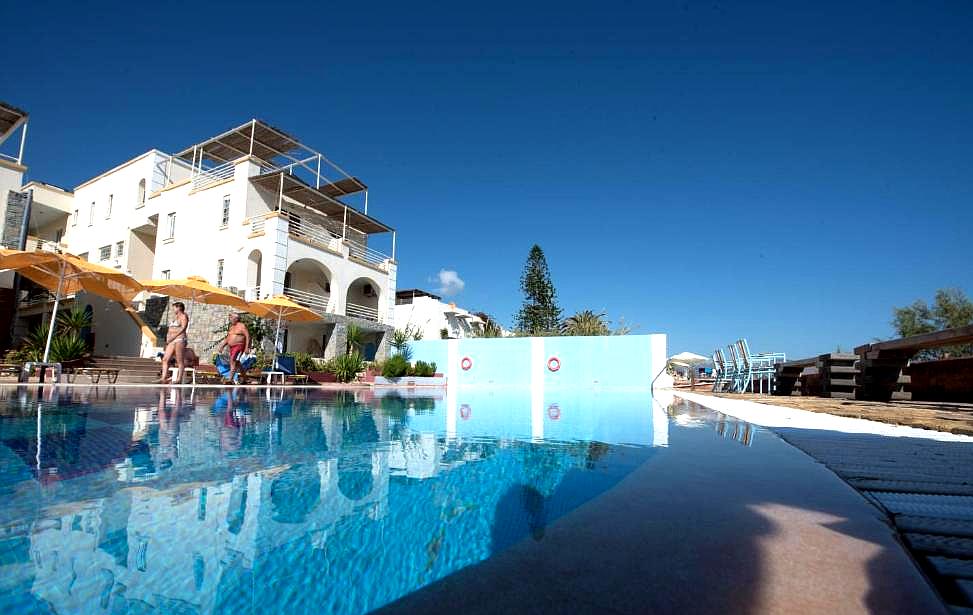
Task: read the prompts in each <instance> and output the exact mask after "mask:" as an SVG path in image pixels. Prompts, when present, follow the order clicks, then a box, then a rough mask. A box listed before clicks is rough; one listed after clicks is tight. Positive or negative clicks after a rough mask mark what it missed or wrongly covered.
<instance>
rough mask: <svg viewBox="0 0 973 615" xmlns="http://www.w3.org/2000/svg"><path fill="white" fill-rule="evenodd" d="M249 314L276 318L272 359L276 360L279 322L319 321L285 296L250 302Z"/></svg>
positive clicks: (311, 312) (315, 314)
mask: <svg viewBox="0 0 973 615" xmlns="http://www.w3.org/2000/svg"><path fill="white" fill-rule="evenodd" d="M248 309H249V310H250V312H252V313H253V314H256V315H257V316H260V317H261V318H276V319H277V332H276V333H275V334H274V359H275V360H276V359H277V344H278V340H279V338H280V321H282V320H287V321H290V322H314V321H317V320H321V316H320V315H319V314H317V313H315V312H313V311H311V310H310V309H308V308H306V307H304V306H303V305H300V304H299V303H295V302H294V301H293V300H291V299H290V298H289V297H287V296H285V295H274V296H273V297H270V298H268V299H261V300H260V301H251V302H250V307H249V308H248Z"/></svg>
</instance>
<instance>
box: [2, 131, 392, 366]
mask: <svg viewBox="0 0 973 615" xmlns="http://www.w3.org/2000/svg"><path fill="white" fill-rule="evenodd" d="M0 129H2V126H0ZM27 188H33V189H34V196H35V203H36V204H40V205H42V206H43V208H44V209H43V210H39V209H38V208H37V207H36V206H35V210H34V214H32V216H31V220H32V229H36V230H35V232H36V233H37V237H36V241H33V243H30V242H29V243H28V249H51V248H52V247H59V248H60V249H64V250H66V251H68V252H71V253H73V254H77V255H79V256H82V257H84V258H87V259H88V260H89V261H91V262H95V263H100V264H102V265H106V266H108V267H113V268H116V269H118V270H120V271H123V272H125V273H128V274H130V275H132V276H133V277H135V278H136V279H149V278H154V279H158V278H171V279H178V278H185V277H188V276H193V275H195V276H202V277H204V278H205V279H206V280H207V281H209V282H210V283H212V284H216V285H217V286H222V287H224V288H227V289H229V290H230V291H232V292H235V293H237V294H239V295H241V296H244V297H245V298H246V299H247V300H255V299H261V298H265V297H269V296H272V295H275V294H285V295H287V296H289V297H290V298H292V299H293V300H294V301H296V302H298V303H300V304H302V305H304V306H307V307H309V308H311V309H312V310H314V311H316V312H318V313H319V314H321V315H322V317H323V320H322V321H321V322H317V323H309V324H300V325H292V326H290V327H289V328H288V330H287V334H286V338H285V346H286V349H287V350H289V351H297V352H308V353H310V354H312V355H314V356H324V357H331V356H334V355H336V354H339V353H343V352H344V347H345V339H346V336H345V334H346V331H347V327H348V326H349V325H351V324H355V325H357V326H358V327H359V328H360V329H362V330H363V331H364V332H365V353H366V356H368V355H375V354H379V355H381V354H383V353H384V351H385V348H386V347H387V339H386V337H387V336H386V333H387V332H388V331H390V330H391V328H392V323H393V321H394V318H393V307H394V305H395V280H396V268H397V266H396V261H395V232H394V230H393V229H392V228H391V227H389V226H387V225H386V224H384V223H382V222H380V221H379V220H377V219H376V218H374V217H372V216H371V215H369V213H368V189H367V187H366V185H365V184H364V183H363V182H362V181H361V180H359V179H358V178H356V177H353V176H351V175H349V174H347V173H346V172H345V171H344V170H343V169H341V168H340V167H338V166H337V165H336V164H334V163H333V162H331V161H330V160H329V159H328V158H327V157H326V156H324V155H323V154H321V153H320V152H318V151H315V150H313V149H311V148H309V147H307V146H305V145H304V144H302V143H301V142H299V141H298V140H297V139H295V138H294V137H292V136H290V135H288V134H286V133H284V132H282V131H280V130H278V129H276V128H274V127H272V126H270V125H268V124H266V123H264V122H262V121H260V120H256V119H255V120H251V121H249V122H247V123H245V124H242V125H240V126H237V127H235V128H233V129H231V130H228V131H226V132H223V133H221V134H219V135H217V136H214V137H212V138H210V139H207V140H205V141H202V142H200V143H197V144H195V145H192V146H190V147H187V148H186V149H184V150H183V151H181V152H178V153H176V154H167V153H164V152H162V151H159V150H156V149H152V150H149V151H147V152H145V153H144V154H141V155H140V156H137V157H135V158H133V159H131V160H129V161H127V162H124V163H122V164H120V165H118V166H116V167H114V168H112V169H110V170H108V171H105V172H104V173H102V174H100V175H98V176H97V177H93V178H91V179H89V180H87V181H85V182H83V183H82V184H81V185H79V186H77V187H76V188H75V189H74V190H73V191H67V190H62V189H60V188H56V187H54V186H49V185H47V184H40V183H37V182H32V183H31V184H28V185H27V186H23V188H22V189H27ZM41 211H43V212H46V213H47V214H50V215H48V216H46V217H45V218H44V221H43V223H39V222H40V219H39V218H38V219H37V221H36V222H37V223H35V218H36V216H37V215H38V213H39V212H41ZM45 215H46V214H45ZM383 237H384V241H382V238H383ZM374 239H378V240H379V242H378V243H379V246H378V247H380V248H381V250H380V249H376V245H375V241H373V240H374ZM383 250H384V251H383ZM146 299H147V298H146V297H143V298H142V300H141V302H140V303H139V305H138V311H125V310H121V309H120V308H118V306H112V305H102V306H99V305H95V306H94V314H95V323H94V331H95V335H96V348H95V351H96V353H97V354H143V355H150V354H152V353H154V349H155V348H157V347H158V345H159V343H158V340H157V339H155V338H156V336H155V335H154V334H153V331H152V330H153V329H154V328H155V326H156V325H157V324H159V323H158V322H151V319H149V320H148V321H147V320H146V318H148V315H147V312H151V311H152V310H151V309H150V308H151V305H150V303H151V302H150V301H149V302H147V301H146ZM86 302H87V303H88V304H91V303H97V300H91V301H89V300H88V299H87V298H86ZM43 303H44V302H41V301H38V302H35V305H33V306H24V307H25V308H26V307H30V308H31V309H28V310H25V311H24V313H23V315H24V316H25V317H27V318H31V317H34V318H35V320H36V319H38V318H40V317H41V314H43V312H44V311H49V306H47V305H46V304H43ZM224 311H225V310H224ZM156 316H158V315H156ZM198 316H199V318H204V317H205V311H200V312H199V314H198ZM219 317H220V318H225V316H222V315H221V316H219ZM214 318H215V316H214ZM99 320H101V322H99ZM197 322H198V326H197V327H196V328H195V332H196V334H197V336H198V337H197V340H199V338H200V337H203V336H205V335H208V334H211V333H212V329H213V326H212V325H211V324H210V323H209V322H204V321H202V320H199V319H197ZM163 324H164V322H163ZM193 333H194V327H193V325H192V324H190V343H191V344H192V343H196V340H194V335H193ZM199 341H200V342H201V341H202V340H199ZM369 358H370V357H369Z"/></svg>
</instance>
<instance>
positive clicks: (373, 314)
mask: <svg viewBox="0 0 973 615" xmlns="http://www.w3.org/2000/svg"><path fill="white" fill-rule="evenodd" d="M345 315H346V316H351V317H353V318H362V319H364V320H371V321H373V322H380V321H379V318H378V309H376V308H373V307H369V306H367V305H358V304H357V303H346V304H345Z"/></svg>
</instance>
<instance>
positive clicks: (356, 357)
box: [328, 352, 365, 382]
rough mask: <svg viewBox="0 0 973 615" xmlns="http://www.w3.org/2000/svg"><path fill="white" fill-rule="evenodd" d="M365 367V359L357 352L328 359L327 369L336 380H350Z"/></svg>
mask: <svg viewBox="0 0 973 615" xmlns="http://www.w3.org/2000/svg"><path fill="white" fill-rule="evenodd" d="M364 367H365V361H364V360H363V359H362V356H361V355H360V354H358V353H357V352H353V353H351V354H346V355H342V356H340V357H335V358H334V359H332V360H331V361H330V365H329V368H330V369H329V370H328V371H330V372H331V373H333V374H334V375H335V378H337V379H338V382H351V381H352V380H354V379H355V376H357V375H358V372H360V371H361V370H362V368H364Z"/></svg>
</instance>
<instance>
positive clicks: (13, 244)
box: [3, 235, 67, 252]
mask: <svg viewBox="0 0 973 615" xmlns="http://www.w3.org/2000/svg"><path fill="white" fill-rule="evenodd" d="M3 247H4V248H7V249H8V250H17V249H18V248H19V245H18V243H17V241H16V240H14V241H7V242H4V243H3ZM65 248H67V246H66V245H65V244H63V243H58V242H56V241H51V240H50V239H41V238H39V237H33V236H30V235H28V236H27V243H26V245H25V246H24V250H25V251H27V252H63V251H64V250H65Z"/></svg>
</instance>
